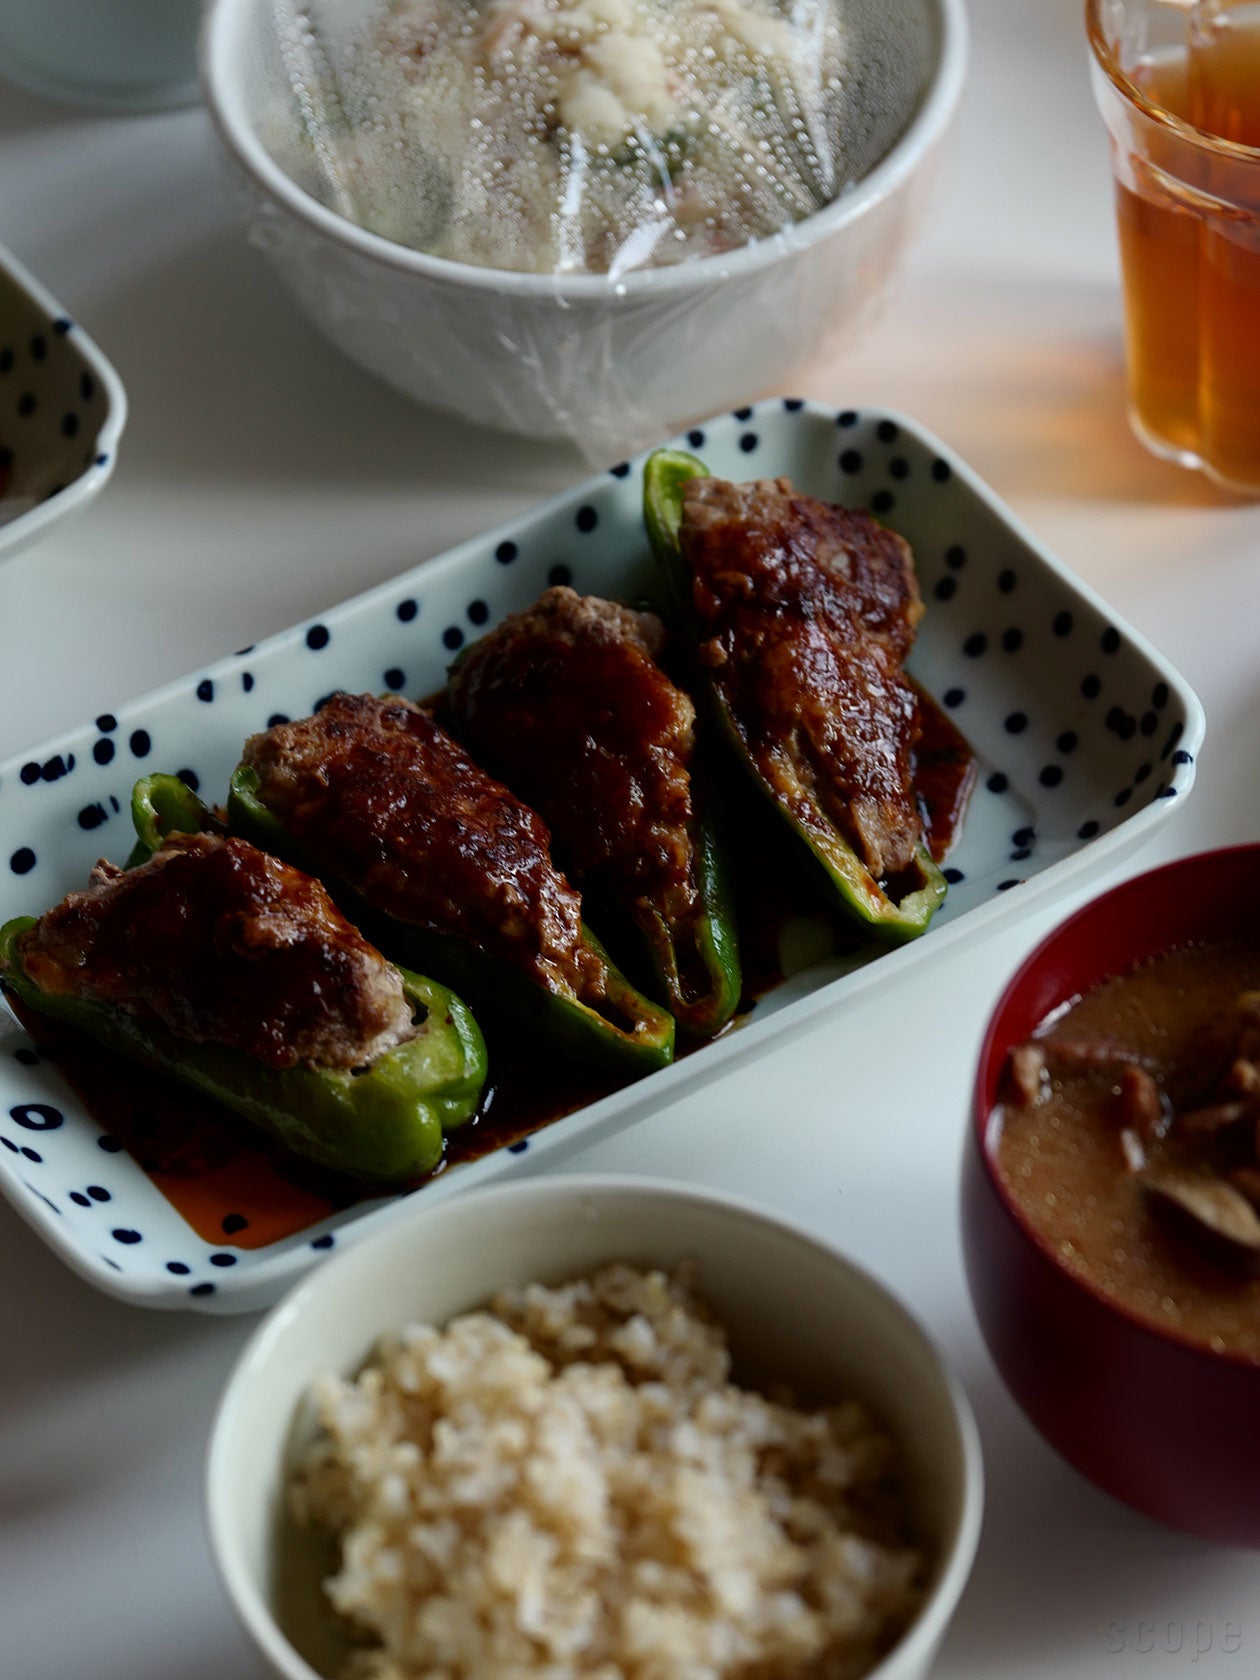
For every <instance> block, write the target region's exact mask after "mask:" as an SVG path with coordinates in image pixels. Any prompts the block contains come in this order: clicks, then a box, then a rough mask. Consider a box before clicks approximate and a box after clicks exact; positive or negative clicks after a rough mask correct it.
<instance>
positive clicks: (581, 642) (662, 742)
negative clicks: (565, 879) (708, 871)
mask: <svg viewBox="0 0 1260 1680" xmlns="http://www.w3.org/2000/svg"><path fill="white" fill-rule="evenodd" d="M663 638H664V628H663V626H662V625H661V622H660V620H659V619H658V618H656V617H654V615H653V614H651V613H638V612H632V611H631V610H630V609H629V608H628V607H621V606H617V605H616V604H615V603H613V602H611V601H601V600H600V599H598V597H596V596H589V595H588V596H582V595H578V594H576V593H575V592H574V591H573V590H572V589H548V590H547V591H546V593H545V594H543V595H542V596H540V597H539V599H538V600H537V601H536V602H535V603H534V604H533V606H531V607H527V608H526V609H525V611H524V612H519V613H513V614H512V615H511V617H510V618H507V619H505V620H504V621H503V623H502V624H501V625H500V626H499V627H498V629H497V630H494V631H492V632H491V634H490V635H488V636H485V637H483V638H482V640H481V641H479V642H478V643H477V644H476V646H475V647H474V648H472V650H471V651H470V652H469V654H468V655H467V657H466V658H465V659H464V660H463V661H462V662H461V663H460V665H459V666H458V667H457V668H456V670H455V671H454V672H452V674H451V683H450V689H449V702H450V706H451V712H452V716H453V719H454V722H455V727H456V729H457V730H458V732H459V734H460V735H461V737H462V738H463V739H464V740H465V741H466V742H467V743H468V746H469V748H470V749H471V751H472V752H473V753H474V754H475V755H476V757H477V758H478V759H479V761H480V762H481V763H482V764H484V765H486V767H487V768H488V769H490V770H492V771H493V772H494V774H495V775H497V776H501V777H502V778H503V780H504V781H505V782H507V783H508V785H509V786H510V787H511V788H512V789H513V791H514V792H516V793H518V794H519V795H520V796H521V798H522V799H524V800H525V801H526V802H527V804H529V805H532V806H533V808H534V809H535V810H536V811H538V812H539V813H540V814H541V815H542V817H543V818H544V819H545V820H546V822H547V823H548V825H549V826H550V828H551V832H552V835H553V836H554V838H555V842H556V848H557V851H558V852H562V853H563V856H564V861H565V865H566V867H567V869H568V871H569V873H570V874H571V875H572V876H573V877H574V878H575V879H576V880H578V881H580V882H581V883H582V885H583V886H590V885H599V886H600V887H602V888H604V889H606V890H608V891H609V892H611V893H612V894H614V895H615V896H617V897H619V898H622V899H624V900H626V901H627V902H629V903H630V904H631V905H632V906H634V907H636V908H637V909H639V910H640V911H641V912H642V911H644V910H645V909H646V908H647V907H648V906H655V908H656V909H657V910H658V911H659V912H660V913H662V914H663V915H664V916H665V917H666V919H667V920H668V921H669V922H671V923H674V924H678V923H682V922H685V921H686V920H687V919H688V918H689V917H690V916H691V915H692V914H693V913H694V911H695V908H696V904H697V897H698V894H697V884H696V880H695V855H694V849H693V845H692V837H691V830H690V823H691V820H692V804H691V762H692V758H693V755H694V752H695V707H694V706H693V705H692V703H691V700H690V698H689V697H688V696H687V695H686V694H684V693H683V692H682V690H681V689H679V688H676V687H675V686H674V684H673V683H672V682H671V681H670V680H669V678H668V677H667V676H666V675H665V673H664V671H662V670H661V668H660V666H659V665H658V664H657V663H656V659H655V655H656V654H657V653H658V652H659V651H660V647H661V644H662V641H663Z"/></svg>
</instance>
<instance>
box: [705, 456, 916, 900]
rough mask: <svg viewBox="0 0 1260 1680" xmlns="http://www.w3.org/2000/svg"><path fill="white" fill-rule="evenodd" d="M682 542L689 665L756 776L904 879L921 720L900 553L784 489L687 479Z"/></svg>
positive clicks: (891, 542) (842, 516)
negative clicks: (688, 593) (703, 679)
mask: <svg viewBox="0 0 1260 1680" xmlns="http://www.w3.org/2000/svg"><path fill="white" fill-rule="evenodd" d="M680 542H681V546H682V551H683V554H684V557H685V558H686V560H687V561H688V563H689V564H690V566H691V568H692V571H693V602H694V606H695V610H696V613H697V616H698V619H699V623H700V635H701V644H700V647H699V650H698V657H699V659H700V662H701V663H702V664H703V665H704V666H705V668H706V670H707V671H708V674H709V676H710V678H711V680H712V682H713V684H714V687H715V689H716V691H717V693H718V696H719V698H720V700H721V702H722V705H723V707H724V709H725V711H726V713H727V716H728V717H729V719H730V721H731V724H732V726H733V727H734V729H735V730H736V732H737V733H738V735H739V737H740V740H741V742H742V744H743V746H744V748H745V750H746V751H747V753H748V754H749V757H750V758H751V760H752V761H753V763H754V764H755V766H756V768H757V770H758V772H759V773H760V774H761V776H762V777H763V779H764V780H765V781H766V782H767V784H768V785H769V786H770V787H771V788H772V789H773V790H774V791H775V792H776V794H777V795H778V796H779V797H780V798H781V799H782V800H783V801H784V803H785V804H786V805H787V807H788V809H789V810H790V811H791V813H792V815H793V818H794V819H795V820H796V821H797V822H798V823H799V824H800V826H801V827H802V828H804V829H805V831H806V832H809V833H815V832H819V831H820V826H821V825H820V817H821V819H823V820H824V821H825V822H827V823H830V824H832V825H833V826H834V827H835V828H837V829H838V830H839V831H840V833H841V834H842V835H843V836H844V837H845V839H846V840H847V841H848V842H849V844H850V845H851V846H852V847H853V849H854V851H855V852H856V853H857V855H858V857H859V858H860V859H861V861H862V863H863V864H864V865H865V867H866V869H867V870H868V871H869V873H870V874H871V875H872V876H873V877H874V878H875V879H876V880H884V879H888V878H890V877H893V876H896V875H897V874H898V873H899V872H901V871H904V870H907V869H909V868H910V866H911V865H912V863H913V861H914V854H915V849H916V847H917V846H918V845H919V843H920V841H921V839H922V822H921V817H920V812H919V807H918V802H917V799H916V797H915V789H914V783H913V775H912V757H913V753H914V748H915V744H916V741H917V739H918V729H919V708H918V704H917V701H916V698H915V694H914V691H913V690H912V688H911V687H910V685H909V684H908V682H907V681H906V679H905V676H904V674H903V671H902V664H903V661H904V660H905V658H906V655H907V654H908V653H909V651H910V648H911V646H912V645H913V642H914V632H915V627H916V625H917V624H918V622H919V620H920V618H921V617H922V614H923V606H922V602H921V601H920V598H919V592H918V586H917V584H916V582H915V577H914V569H913V563H912V558H911V554H910V549H909V546H908V545H907V544H906V542H905V541H904V539H903V538H901V537H900V536H898V535H897V534H896V532H894V531H891V530H889V529H888V528H887V527H885V526H883V525H881V524H880V523H879V522H878V521H877V520H875V519H873V518H872V517H871V516H870V515H869V514H867V513H863V512H859V511H855V510H852V509H849V508H842V507H836V506H832V505H831V504H829V503H826V502H820V501H817V500H815V499H814V498H813V497H812V496H806V495H804V494H802V493H801V492H799V491H797V490H794V489H793V487H792V485H791V484H790V483H789V481H788V480H787V479H777V480H761V481H758V482H754V483H750V484H729V483H727V482H725V481H724V480H721V479H714V478H694V479H691V480H690V481H689V482H688V484H687V487H686V491H685V495H684V505H683V521H682V528H681V531H680Z"/></svg>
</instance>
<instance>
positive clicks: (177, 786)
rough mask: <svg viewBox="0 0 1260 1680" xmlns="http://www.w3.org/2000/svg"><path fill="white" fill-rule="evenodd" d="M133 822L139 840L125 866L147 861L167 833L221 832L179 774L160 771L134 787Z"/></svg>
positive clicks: (132, 867)
mask: <svg viewBox="0 0 1260 1680" xmlns="http://www.w3.org/2000/svg"><path fill="white" fill-rule="evenodd" d="M131 821H132V823H133V825H134V826H135V830H136V843H135V845H134V846H133V847H132V848H131V852H130V854H129V856H128V858H127V862H126V868H128V869H135V868H136V866H137V865H138V864H141V863H147V862H148V861H149V859H150V858H151V857H152V856H153V854H154V852H156V851H159V850H160V849H161V846H162V842H163V841H164V840H165V839H166V837H167V835H168V834H206V833H210V834H221V833H222V832H223V825H222V824H221V823H220V822H219V820H218V818H217V817H216V816H215V814H214V812H213V811H212V810H211V809H210V807H209V806H208V805H207V804H206V803H205V801H204V800H202V799H200V798H199V797H198V796H197V794H195V793H194V792H193V790H192V789H191V788H190V787H189V786H188V784H187V782H182V781H181V780H180V779H179V777H178V776H171V775H168V774H167V773H165V772H162V771H159V772H157V773H156V774H154V775H152V776H142V777H141V778H140V780H139V781H138V782H137V783H136V785H135V787H133V788H132V790H131Z"/></svg>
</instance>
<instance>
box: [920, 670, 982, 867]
mask: <svg viewBox="0 0 1260 1680" xmlns="http://www.w3.org/2000/svg"><path fill="white" fill-rule="evenodd" d="M912 686H913V688H914V691H915V693H916V695H917V696H918V701H919V738H918V740H917V742H916V743H915V748H914V758H913V769H912V772H911V779H912V780H913V782H914V791H915V794H916V796H917V798H918V802H919V811H920V813H921V816H922V819H923V833H924V837H925V838H926V840H927V843H928V850H929V851H930V852H931V854H932V857H933V858H934V860H935V861H936V862H937V863H941V862H943V861H944V860H945V858H947V857H948V856H949V854H950V852H951V851H952V850H953V849H954V845H955V843H956V842H957V840H958V836H959V835H960V834H961V833H962V826H963V819H964V818H965V817H966V815H967V806H968V804H969V803H970V801H971V795H972V793H973V791H974V789H975V785H976V777H977V774H978V770H977V765H976V755H975V753H974V752H973V751H972V750H971V743H970V741H968V739H967V737H966V736H965V735H964V734H963V732H962V730H961V729H959V727H958V725H957V724H956V723H954V722H953V720H952V719H951V718H950V717H949V716H948V715H947V714H946V713H945V712H943V711H942V710H941V708H940V707H939V706H938V705H937V703H936V701H935V700H933V698H932V696H931V695H930V694H928V693H927V692H926V691H925V690H924V689H922V688H921V687H920V686H919V684H918V683H913V684H912Z"/></svg>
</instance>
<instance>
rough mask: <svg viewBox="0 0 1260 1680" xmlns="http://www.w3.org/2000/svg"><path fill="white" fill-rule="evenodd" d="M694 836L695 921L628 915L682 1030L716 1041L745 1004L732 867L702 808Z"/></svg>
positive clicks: (649, 913) (640, 912) (652, 911)
mask: <svg viewBox="0 0 1260 1680" xmlns="http://www.w3.org/2000/svg"><path fill="white" fill-rule="evenodd" d="M697 804H698V805H699V804H700V799H699V798H697ZM693 834H694V842H695V851H696V885H697V889H698V893H699V899H700V913H699V915H698V916H697V917H696V918H695V920H694V922H692V921H689V922H687V923H686V924H685V925H684V926H683V927H681V928H679V927H677V926H675V925H673V924H672V923H671V922H670V921H669V920H668V919H667V918H666V917H665V916H664V915H663V914H662V912H661V911H660V910H658V909H657V908H656V907H655V906H651V907H649V908H648V909H647V910H644V909H643V908H642V907H639V908H636V910H635V911H634V913H633V915H632V916H629V914H628V913H627V916H628V919H630V920H633V922H634V925H635V927H636V928H637V930H638V932H639V934H640V935H641V937H642V940H643V943H644V945H645V946H646V949H647V955H648V960H649V962H650V964H651V967H652V971H653V974H654V976H655V985H654V987H653V990H656V991H658V992H659V995H660V996H661V998H662V999H663V1001H664V1002H665V1004H666V1006H667V1007H668V1009H669V1011H670V1013H671V1014H672V1015H673V1017H674V1019H675V1020H676V1021H677V1023H678V1027H679V1030H680V1031H681V1032H684V1033H687V1034H689V1035H690V1036H691V1037H693V1038H712V1037H713V1035H714V1034H715V1033H717V1032H720V1031H721V1029H722V1028H723V1027H724V1026H725V1025H726V1023H727V1022H728V1021H729V1020H730V1018H731V1016H732V1015H733V1014H734V1013H735V1010H736V1009H737V1008H738V1006H739V1000H740V997H741V996H742V993H743V972H742V969H741V967H740V960H739V935H738V933H737V932H736V926H735V910H734V905H733V903H732V901H731V894H730V888H729V883H728V880H727V870H726V865H725V861H724V859H723V857H722V853H721V849H720V846H719V843H718V839H717V835H716V832H715V830H714V827H713V824H712V822H711V820H710V819H709V816H708V813H707V811H705V810H703V809H702V810H701V812H700V815H699V816H698V817H697V818H696V820H695V822H694V824H693ZM601 925H602V924H601ZM697 982H698V984H697Z"/></svg>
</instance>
